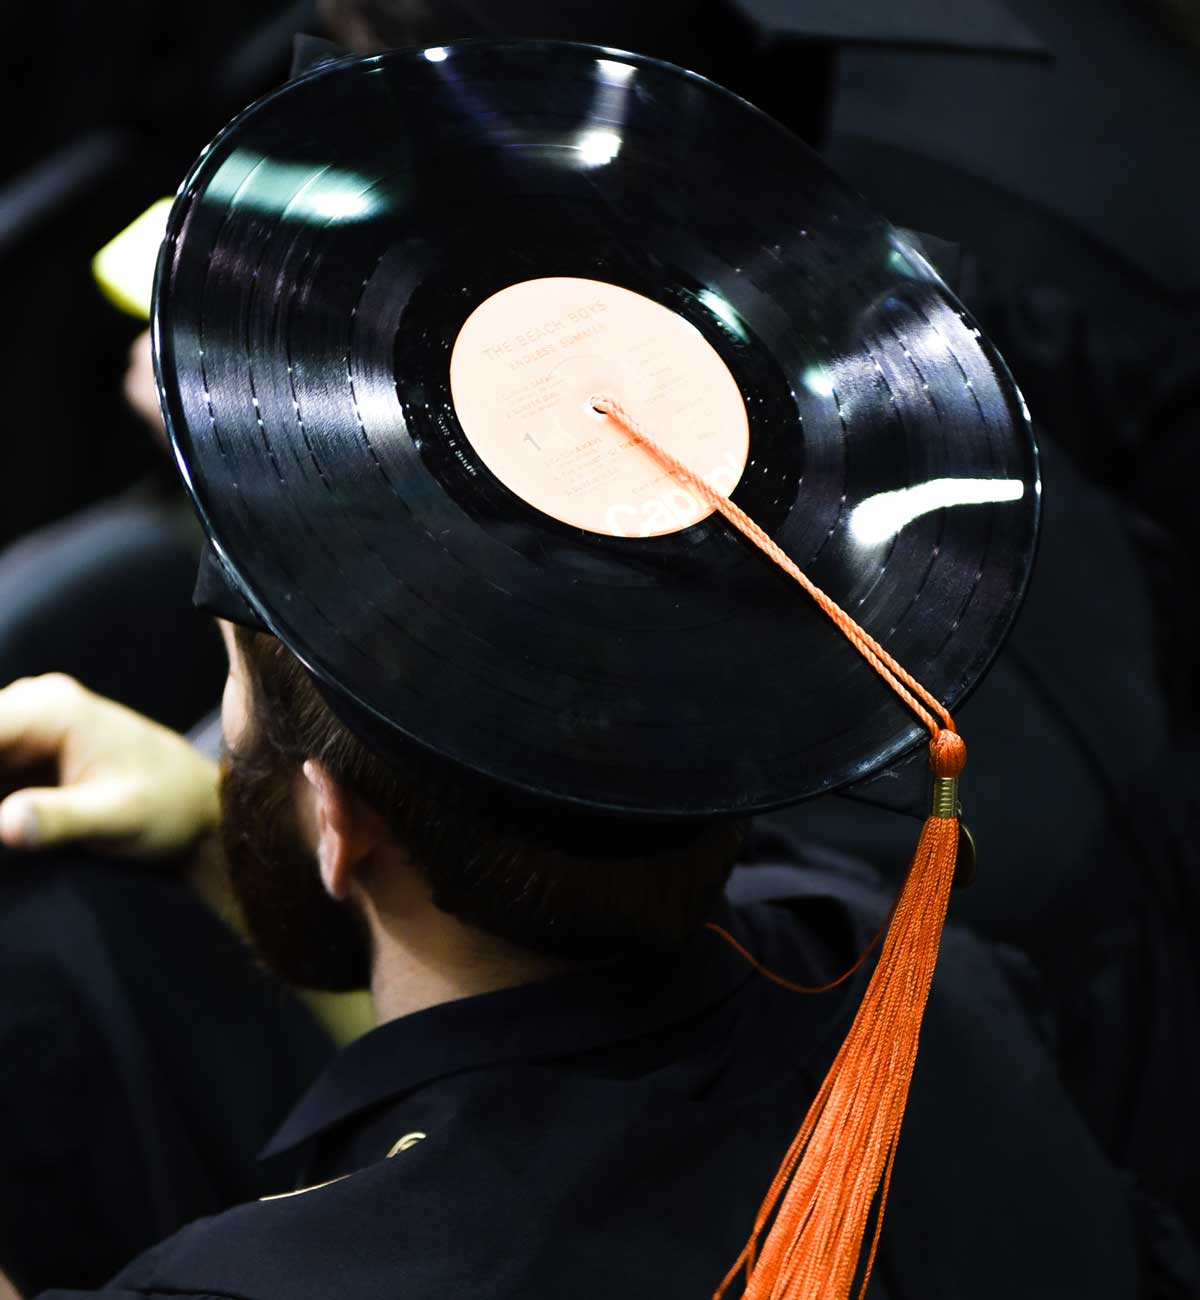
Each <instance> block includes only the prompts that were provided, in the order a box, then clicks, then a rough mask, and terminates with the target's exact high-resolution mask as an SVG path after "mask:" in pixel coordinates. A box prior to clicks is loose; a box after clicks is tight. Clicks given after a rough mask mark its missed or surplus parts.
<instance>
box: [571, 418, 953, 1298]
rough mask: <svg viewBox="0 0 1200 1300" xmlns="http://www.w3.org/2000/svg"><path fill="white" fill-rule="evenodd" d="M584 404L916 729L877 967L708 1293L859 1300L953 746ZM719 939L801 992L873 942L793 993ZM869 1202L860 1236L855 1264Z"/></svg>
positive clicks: (871, 651) (680, 473)
mask: <svg viewBox="0 0 1200 1300" xmlns="http://www.w3.org/2000/svg"><path fill="white" fill-rule="evenodd" d="M591 404H592V406H593V408H594V409H595V410H596V411H598V412H600V413H602V414H604V415H607V416H608V418H609V419H610V420H612V421H613V422H614V423H615V424H617V425H618V426H619V427H620V428H621V429H622V430H623V431H624V432H625V433H627V434H628V435H629V436H630V439H631V440H632V441H633V442H634V443H636V444H638V445H640V446H641V447H642V448H643V449H644V450H645V451H647V452H648V453H649V454H650V455H652V456H654V457H655V459H656V460H658V462H659V463H660V464H661V465H663V466H664V467H665V468H666V469H668V470H669V471H670V472H671V473H672V474H673V475H674V476H675V477H676V478H677V479H679V480H680V482H682V483H684V484H686V485H687V486H688V487H689V488H690V489H691V490H692V491H693V492H695V493H696V494H697V495H698V496H699V497H700V498H701V499H702V500H703V501H705V502H706V503H707V504H708V505H709V506H710V507H711V508H712V509H713V510H716V511H719V512H720V513H721V514H722V515H723V516H724V517H725V518H726V519H727V520H728V521H729V522H730V523H731V524H732V525H733V526H734V527H735V528H736V529H737V530H738V531H739V532H740V533H741V534H742V535H743V536H744V537H746V538H747V539H748V540H749V541H750V542H752V543H753V544H754V545H755V546H756V547H757V548H758V549H759V550H760V551H762V552H763V553H764V554H765V555H766V556H767V557H768V558H769V559H770V560H772V561H773V562H774V563H775V564H776V565H778V566H779V568H781V569H782V570H783V571H784V572H785V573H786V574H788V576H789V577H791V578H792V579H794V580H795V581H796V582H797V583H799V585H800V586H801V587H803V588H804V590H805V591H806V592H807V593H808V594H809V596H810V597H811V598H812V599H813V600H814V601H816V603H817V604H818V605H819V606H820V608H821V609H822V610H823V611H824V612H825V613H826V614H827V615H828V616H829V617H830V618H831V619H832V620H833V622H834V623H835V625H836V626H837V627H838V629H839V630H840V631H841V632H842V634H843V635H844V636H845V637H846V638H847V639H848V640H849V641H850V643H851V644H852V645H853V646H854V648H855V649H856V650H857V651H858V652H859V654H861V655H862V656H863V658H864V659H866V661H867V662H868V663H869V664H870V665H871V667H872V668H874V669H875V671H876V672H877V673H878V674H879V675H880V677H882V678H883V680H884V681H885V682H886V683H887V685H888V686H889V687H891V689H892V690H893V691H894V692H895V693H896V694H897V695H898V696H899V697H900V699H901V700H902V701H903V702H904V703H905V704H906V705H907V706H908V708H909V709H911V710H912V712H913V713H915V714H916V716H917V717H918V718H920V720H921V721H922V722H923V723H924V725H925V726H926V727H927V728H928V730H929V733H930V737H931V739H930V745H929V754H930V767H931V768H932V770H933V776H934V783H933V784H934V793H933V807H932V809H931V811H930V815H929V817H928V819H927V820H926V822H925V824H924V826H923V827H922V830H921V836H920V839H919V840H918V842H917V848H916V853H915V854H914V855H913V860H912V865H911V867H910V868H909V871H908V875H907V877H906V878H905V882H904V886H903V888H902V889H901V891H900V896H899V897H898V898H897V900H896V903H895V906H894V907H893V909H892V913H891V916H890V918H889V919H888V921H887V922H885V929H886V935H885V937H884V938H883V947H882V950H881V951H880V954H879V960H878V962H877V964H876V966H875V970H874V972H873V973H872V975H871V979H870V981H869V982H868V984H867V989H866V992H865V993H864V994H863V999H862V1003H861V1005H860V1006H859V1009H858V1012H857V1014H856V1015H855V1017H854V1022H853V1024H852V1025H851V1026H850V1030H849V1032H848V1033H847V1035H846V1038H845V1040H844V1042H843V1043H842V1045H841V1047H840V1048H839V1050H838V1053H837V1056H836V1057H835V1058H834V1061H833V1064H832V1065H831V1066H830V1068H829V1072H828V1073H827V1074H826V1076H825V1079H824V1082H823V1083H822V1084H821V1087H820V1089H819V1090H818V1092H817V1095H816V1097H815V1098H814V1099H813V1101H812V1103H811V1105H810V1106H809V1109H808V1113H807V1115H806V1116H805V1118H804V1121H803V1123H802V1124H801V1125H800V1129H799V1131H798V1132H797V1134H796V1136H795V1138H794V1139H793V1141H792V1144H791V1146H790V1147H789V1148H788V1151H787V1154H786V1155H785V1156H784V1158H783V1162H782V1163H781V1164H780V1166H779V1169H778V1171H777V1173H776V1174H775V1177H774V1179H773V1180H772V1182H771V1185H770V1187H769V1189H768V1190H767V1194H766V1197H765V1199H764V1200H763V1203H762V1205H761V1207H760V1208H759V1211H758V1214H757V1216H756V1218H755V1221H754V1227H753V1230H752V1231H751V1234H750V1238H749V1240H748V1241H747V1243H746V1245H745V1247H744V1248H743V1250H742V1253H741V1254H740V1255H739V1256H738V1258H737V1259H736V1260H735V1261H734V1263H733V1265H732V1267H731V1268H730V1270H729V1272H728V1273H727V1274H726V1276H725V1279H724V1281H723V1282H722V1283H721V1285H720V1286H719V1287H718V1288H717V1290H716V1292H715V1294H714V1297H713V1300H724V1297H726V1295H727V1294H728V1293H729V1289H730V1287H731V1286H733V1285H734V1283H735V1281H736V1279H737V1277H738V1274H739V1273H742V1272H744V1274H745V1277H744V1284H743V1290H742V1293H741V1294H742V1300H848V1297H849V1295H850V1292H851V1288H852V1287H853V1286H854V1282H855V1278H856V1277H858V1276H860V1275H861V1281H860V1283H859V1289H858V1296H859V1300H861V1297H862V1296H864V1295H865V1293H866V1289H867V1283H868V1282H869V1281H870V1277H871V1269H872V1266H873V1264H874V1262H875V1255H876V1252H877V1250H878V1246H879V1234H880V1231H881V1229H882V1226H883V1213H884V1209H885V1207H886V1205H887V1196H888V1189H889V1186H890V1184H891V1177H892V1168H893V1165H894V1162H895V1158H896V1144H897V1141H898V1140H899V1135H900V1124H901V1121H902V1120H903V1118H904V1107H905V1104H906V1102H907V1100H908V1089H909V1085H910V1083H911V1081H912V1073H913V1067H914V1064H915V1062H916V1056H917V1046H918V1042H919V1039H920V1032H921V1020H922V1017H923V1016H924V1012H925V1003H926V1001H927V1000H928V997H929V989H930V984H931V982H932V980H933V971H934V967H935V965H936V964H937V955H938V947H939V944H940V942H941V935H942V928H943V925H944V924H945V919H946V908H947V906H948V904H949V900H950V889H951V886H952V885H953V883H954V873H955V864H956V858H957V852H958V835H959V824H958V777H959V775H960V774H961V772H962V770H963V766H964V764H965V763H966V757H967V750H966V746H965V745H964V744H963V741H962V738H961V737H960V736H959V735H958V733H957V731H956V730H955V727H954V720H953V719H952V718H951V716H950V714H949V712H948V711H947V710H946V708H945V707H944V706H943V705H942V704H941V703H940V701H938V700H937V699H935V698H934V697H933V696H932V695H931V694H930V693H929V692H928V691H927V690H926V689H925V688H924V687H923V686H922V685H921V684H920V683H919V682H918V681H916V680H915V679H914V678H913V677H912V676H911V675H910V674H909V673H908V672H906V671H905V669H904V668H902V667H901V665H900V664H898V663H897V662H896V661H895V660H894V659H893V658H892V657H891V655H889V654H888V652H887V651H886V650H885V649H884V648H883V647H882V646H881V645H880V644H879V643H878V642H877V641H876V640H875V639H874V638H873V637H871V636H870V635H868V634H867V633H866V632H865V631H863V629H862V628H861V627H859V625H858V624H857V623H856V622H855V621H854V619H852V618H851V617H850V615H849V614H847V613H846V612H845V610H843V609H842V608H841V607H840V606H838V605H837V604H836V603H835V602H834V601H833V600H831V599H830V598H829V597H828V596H827V595H826V594H825V593H824V592H823V591H821V590H820V588H819V587H817V586H816V585H815V584H814V583H813V582H812V581H810V579H809V578H808V577H807V576H806V575H805V574H804V573H803V572H802V571H801V570H800V569H799V567H798V566H797V565H796V564H795V562H794V561H793V560H792V559H791V558H790V557H789V556H788V555H787V554H786V553H785V552H784V551H783V550H782V549H781V548H780V547H779V546H778V545H776V543H775V542H774V541H773V540H772V539H771V538H770V537H768V536H767V534H766V533H765V532H763V530H762V529H761V528H760V527H759V526H758V525H757V524H756V523H755V522H754V521H753V520H752V519H751V518H750V517H749V516H748V515H747V514H746V513H745V511H743V510H742V509H741V508H740V507H739V506H736V505H734V503H733V502H732V501H731V500H730V499H729V498H728V497H727V496H725V495H723V494H722V493H721V492H718V491H717V490H716V489H715V488H713V487H712V486H711V485H710V484H709V483H707V482H706V481H705V480H704V479H702V478H701V477H700V476H699V475H698V474H696V473H695V472H694V471H693V470H691V469H689V468H688V467H687V466H686V465H685V464H683V462H682V461H680V460H678V459H677V458H676V457H674V456H673V455H671V453H670V452H668V451H667V450H666V449H665V448H663V447H661V446H659V444H658V443H656V442H655V441H654V439H653V438H652V437H651V436H650V435H649V434H648V433H647V432H646V430H645V429H643V428H642V426H641V425H640V424H638V422H637V421H636V420H635V419H634V418H633V417H632V416H631V415H630V414H629V412H628V411H626V410H625V408H624V407H623V406H622V405H621V403H620V402H619V401H617V400H616V399H615V398H614V397H612V396H610V395H609V394H606V393H597V394H596V395H595V396H593V398H592V399H591ZM881 933H883V932H881ZM722 937H723V938H725V939H726V940H727V941H728V942H730V943H733V944H734V946H735V947H737V948H738V949H739V951H741V952H742V954H743V956H745V957H746V958H747V959H748V960H750V961H751V962H752V963H753V964H754V965H755V967H756V968H757V969H759V970H760V971H762V973H763V974H765V975H767V976H768V977H769V978H771V979H775V980H776V981H777V982H778V983H781V984H784V985H785V986H787V987H791V988H795V989H797V991H801V992H814V993H815V992H821V991H823V990H824V989H825V988H833V987H834V986H835V985H837V984H840V983H841V982H842V981H843V980H845V979H846V978H848V977H849V976H850V975H851V974H853V972H854V971H855V970H857V969H858V967H859V966H861V964H862V962H863V961H864V960H865V959H866V956H867V954H868V953H869V952H870V951H871V950H872V949H873V948H874V947H875V941H873V942H872V943H871V945H870V946H869V947H868V949H867V952H865V953H864V954H863V955H862V956H861V957H860V958H859V960H858V961H857V962H856V963H855V965H854V966H853V967H851V969H850V970H849V971H847V972H845V974H844V975H842V976H841V978H840V979H838V980H835V981H833V983H832V984H829V985H825V986H822V988H821V989H807V988H802V987H801V986H797V985H789V984H788V982H787V981H785V980H782V979H780V978H779V977H778V976H775V975H773V974H772V973H771V972H770V971H766V970H765V969H764V968H763V967H761V966H760V965H759V963H758V962H757V961H755V960H754V958H753V957H751V955H750V954H749V953H747V952H745V951H744V949H741V947H740V945H738V944H736V942H735V941H734V940H733V938H732V936H730V935H727V934H724V933H723V932H722ZM878 938H879V936H876V941H877V940H878ZM872 1207H875V1213H874V1227H873V1229H872V1231H871V1243H870V1247H869V1248H868V1250H867V1254H866V1260H865V1262H864V1261H863V1259H862V1255H863V1243H864V1241H865V1239H866V1236H867V1231H868V1228H869V1227H870V1225H871V1220H872V1214H871V1211H872Z"/></svg>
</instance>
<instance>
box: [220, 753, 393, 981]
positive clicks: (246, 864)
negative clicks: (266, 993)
mask: <svg viewBox="0 0 1200 1300" xmlns="http://www.w3.org/2000/svg"><path fill="white" fill-rule="evenodd" d="M297 773H298V767H297V765H296V764H294V763H292V762H291V761H289V760H287V759H284V758H281V757H280V756H279V755H278V754H277V753H276V752H274V751H273V750H272V749H270V748H269V747H268V746H267V745H265V744H263V743H262V742H260V741H257V740H250V741H248V742H246V743H245V744H243V745H240V746H239V747H238V749H237V750H236V751H229V752H228V753H227V754H226V757H225V759H224V760H223V762H222V764H221V843H222V846H223V848H224V852H225V860H226V862H227V864H228V867H229V879H230V884H231V886H232V888H233V893H234V897H235V898H236V900H237V904H238V907H239V909H240V911H241V914H242V919H243V921H244V923H245V926H246V929H247V931H248V933H249V935H250V940H251V943H252V944H253V945H254V948H255V949H256V951H257V953H258V955H259V957H260V958H261V960H262V962H263V964H264V965H265V966H267V967H268V969H270V970H271V971H273V972H274V973H275V974H276V975H278V976H279V977H280V978H281V979H282V980H284V981H285V982H286V983H288V984H294V985H296V986H297V987H300V988H309V989H322V990H325V991H327V992H331V993H340V992H345V991H347V990H350V989H361V988H366V987H367V986H368V985H369V984H370V978H371V957H370V944H369V942H368V939H367V935H366V931H365V927H364V925H363V923H362V921H361V918H360V917H359V915H358V914H357V912H356V911H355V910H354V909H353V908H352V907H351V906H350V904H348V903H339V902H337V901H336V900H335V899H332V898H330V896H329V894H328V893H326V891H325V887H324V885H323V884H322V881H321V873H320V869H319V867H318V864H317V860H316V857H315V855H314V854H313V853H312V852H310V851H309V849H308V848H307V847H306V846H305V844H304V841H303V838H302V836H301V833H300V827H299V823H298V818H297V814H296V807H295V796H294V789H295V779H296V776H297Z"/></svg>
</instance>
